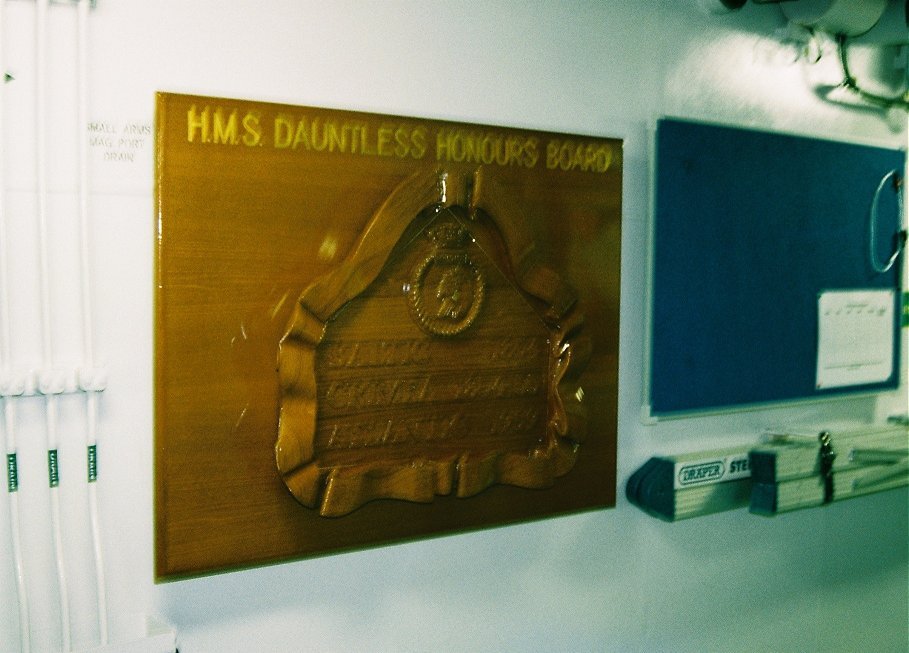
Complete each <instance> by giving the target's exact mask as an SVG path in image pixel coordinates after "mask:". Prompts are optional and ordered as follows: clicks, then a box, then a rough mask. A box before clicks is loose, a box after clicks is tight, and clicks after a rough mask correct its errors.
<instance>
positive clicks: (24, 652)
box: [0, 0, 31, 653]
mask: <svg viewBox="0 0 909 653" xmlns="http://www.w3.org/2000/svg"><path fill="white" fill-rule="evenodd" d="M3 4H4V3H3V2H2V0H0V72H2V74H3V79H0V143H2V138H3V134H4V118H5V114H4V98H5V95H6V93H5V84H6V82H7V80H8V79H11V78H9V77H8V76H7V74H6V71H5V70H4V69H5V58H4V53H3V46H4V45H5V39H4V38H3V30H4V28H5V26H6V22H5V16H4V13H3ZM2 151H3V148H2V145H0V153H2ZM5 181H6V168H5V165H4V161H3V156H2V154H0V375H2V376H3V379H2V381H3V385H4V387H3V394H2V397H0V407H2V409H3V425H4V427H5V428H4V429H3V430H4V435H5V445H6V446H5V450H6V479H7V486H6V489H7V493H8V495H9V513H10V539H11V541H12V542H11V543H12V550H13V566H14V567H15V570H16V597H17V601H18V610H19V651H20V652H21V653H29V651H30V650H31V641H30V635H29V628H30V625H29V615H28V589H27V584H26V582H25V564H24V562H23V559H22V530H21V528H20V525H19V469H18V445H17V442H16V415H15V408H16V403H15V400H14V399H13V398H12V397H11V396H8V395H7V393H10V394H12V388H11V387H10V383H11V381H12V378H11V376H10V369H9V367H10V361H11V358H12V344H11V336H10V307H9V295H10V293H9V270H8V266H9V262H8V259H7V255H8V243H9V240H8V238H7V231H6V201H5V200H6V192H5V191H6V186H5Z"/></svg>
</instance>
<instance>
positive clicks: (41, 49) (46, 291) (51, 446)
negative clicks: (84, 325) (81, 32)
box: [35, 0, 71, 652]
mask: <svg viewBox="0 0 909 653" xmlns="http://www.w3.org/2000/svg"><path fill="white" fill-rule="evenodd" d="M47 8H48V0H36V2H35V45H36V58H35V123H36V127H35V161H36V166H37V195H38V196H37V205H38V250H39V251H38V257H39V274H40V278H41V283H40V286H41V288H40V296H41V349H42V355H43V366H44V370H43V375H46V376H45V378H44V379H43V382H41V381H39V383H40V385H41V391H42V392H43V393H44V395H45V398H44V399H45V418H46V419H45V421H46V430H47V461H48V480H49V483H48V485H49V486H50V500H51V528H52V531H53V541H54V557H55V562H56V568H57V584H58V588H59V591H60V626H61V631H62V635H61V638H62V644H63V651H64V652H68V651H69V650H70V649H71V640H70V619H69V592H68V590H67V584H66V563H65V561H64V557H63V534H62V532H61V524H60V521H61V520H60V489H59V466H58V463H57V449H58V447H59V442H58V434H57V403H58V394H59V391H60V389H58V388H57V387H56V384H55V383H54V380H53V378H52V377H53V370H52V368H53V348H52V343H51V302H50V265H49V262H48V242H47V240H48V239H47V160H46V158H47Z"/></svg>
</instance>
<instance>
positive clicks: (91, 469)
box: [88, 444, 98, 483]
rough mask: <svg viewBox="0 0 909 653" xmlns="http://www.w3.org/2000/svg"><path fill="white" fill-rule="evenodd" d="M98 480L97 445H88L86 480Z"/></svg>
mask: <svg viewBox="0 0 909 653" xmlns="http://www.w3.org/2000/svg"><path fill="white" fill-rule="evenodd" d="M97 480H98V445H96V444H90V445H88V482H89V483H94V482H95V481H97Z"/></svg>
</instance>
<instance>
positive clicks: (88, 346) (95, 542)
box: [0, 0, 108, 645]
mask: <svg viewBox="0 0 909 653" xmlns="http://www.w3.org/2000/svg"><path fill="white" fill-rule="evenodd" d="M0 2H2V0H0ZM89 6H90V0H78V6H77V22H76V32H77V37H76V41H77V49H78V53H77V57H76V59H77V62H78V64H77V65H78V71H77V77H78V85H77V86H78V91H77V95H78V98H77V103H78V108H77V111H76V123H77V125H76V138H77V142H78V152H79V154H78V166H79V232H80V238H79V258H80V264H81V265H80V276H81V291H82V341H83V345H82V349H83V366H84V369H85V370H87V373H88V374H89V375H91V376H92V377H94V375H95V369H94V366H95V358H94V331H93V328H92V317H93V316H92V295H91V290H92V288H91V257H90V254H91V251H90V248H89V226H90V225H89V207H88V193H89V184H88V144H87V142H86V138H87V130H86V125H87V124H88V11H89ZM93 381H94V379H93ZM88 385H89V386H90V387H83V390H84V391H85V419H86V444H87V464H88V502H89V503H88V509H89V520H90V523H91V532H92V549H93V552H94V559H95V585H96V590H97V599H98V632H99V633H100V639H101V644H102V645H105V644H107V639H108V632H107V631H108V628H107V591H106V587H105V580H104V555H103V552H102V549H101V524H100V519H99V517H98V492H97V485H96V481H97V478H98V476H97V469H98V468H97V454H98V449H97V447H98V399H99V397H98V390H97V386H96V385H95V384H94V382H93V383H91V384H88Z"/></svg>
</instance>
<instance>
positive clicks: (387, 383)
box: [275, 170, 590, 516]
mask: <svg viewBox="0 0 909 653" xmlns="http://www.w3.org/2000/svg"><path fill="white" fill-rule="evenodd" d="M516 206H518V204H517V203H515V202H511V201H509V198H508V196H507V191H506V190H505V189H503V188H502V187H500V186H498V185H497V184H496V183H495V181H494V180H492V179H488V178H487V177H485V176H484V174H483V172H482V170H481V171H477V172H476V173H474V174H472V175H465V176H463V177H458V176H456V175H453V174H452V175H449V174H448V173H446V172H444V171H442V172H433V173H421V174H417V175H414V176H412V177H410V178H409V179H407V180H405V181H404V182H403V183H401V184H400V185H399V186H398V187H397V188H396V189H395V190H394V191H393V192H392V193H391V194H390V196H389V197H388V198H387V200H386V201H385V202H384V204H383V205H382V206H381V207H380V208H379V209H378V210H377V211H376V213H375V214H374V215H373V216H372V218H371V220H370V221H369V222H368V224H367V226H366V228H365V230H364V231H363V232H362V234H361V236H360V238H359V240H358V242H357V243H356V245H355V246H354V248H353V249H352V251H351V253H350V255H349V256H348V257H347V258H346V259H345V260H344V261H343V262H342V263H341V264H340V265H338V266H337V267H336V268H335V269H334V270H332V271H331V272H330V273H328V274H326V275H324V276H323V277H321V278H319V279H317V280H316V281H315V282H314V283H312V284H311V285H310V286H309V287H308V288H307V289H306V290H305V291H304V292H303V293H302V295H301V296H300V298H299V301H298V302H297V304H296V306H295V308H294V310H293V313H292V317H291V320H290V325H289V328H288V330H287V333H286V335H285V336H284V338H283V340H282V342H281V346H280V351H279V374H280V386H281V406H280V422H279V432H278V440H277V444H276V446H275V453H276V458H277V464H278V468H279V470H280V472H281V474H282V477H283V479H284V482H285V483H286V484H287V487H288V488H289V489H290V491H291V492H292V493H293V495H294V496H295V497H296V498H297V500H298V501H300V502H301V503H302V504H304V505H306V506H309V507H313V508H318V510H319V513H320V514H321V515H323V516H339V515H344V514H347V513H349V512H351V511H353V510H355V509H356V508H358V507H359V506H361V505H362V504H364V503H366V502H367V501H371V500H373V499H379V498H393V499H403V500H407V501H416V502H429V501H432V500H433V497H435V496H436V495H447V494H452V493H453V494H455V495H456V496H458V497H469V496H472V495H475V494H477V493H479V492H481V491H482V490H484V489H485V488H487V487H489V486H490V485H493V484H497V483H501V484H507V485H515V486H520V487H526V488H542V487H548V486H550V485H552V484H553V483H554V482H555V479H556V478H557V477H559V476H562V475H564V474H566V473H567V472H569V471H570V470H571V468H572V466H573V465H574V463H575V460H576V457H577V455H578V449H579V443H580V442H581V441H582V440H583V436H584V433H585V430H586V418H585V415H584V411H583V410H582V409H581V406H582V404H581V395H580V390H579V389H578V388H577V387H576V386H575V385H573V384H572V383H571V379H573V378H575V377H576V375H577V374H578V373H579V372H580V371H581V369H582V368H583V365H584V363H585V362H586V360H587V358H588V356H589V354H590V345H589V340H588V339H587V338H586V337H585V336H584V335H583V334H582V333H581V326H582V323H583V318H582V316H581V315H579V314H577V312H576V311H574V310H573V309H574V304H575V295H574V293H573V291H572V290H571V289H570V288H569V287H568V286H567V285H566V284H565V283H564V282H563V281H562V280H561V278H560V277H559V275H557V274H556V273H555V272H554V271H553V270H551V269H549V268H548V267H546V266H545V265H543V264H542V263H541V262H540V261H539V260H538V257H537V256H536V251H535V246H534V243H533V241H532V240H531V239H530V238H529V236H528V234H527V233H526V232H525V230H524V227H523V225H524V224H525V223H524V221H523V220H522V216H521V214H520V211H518V210H516V208H515V207H516Z"/></svg>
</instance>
